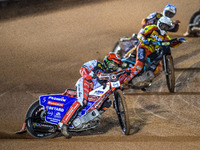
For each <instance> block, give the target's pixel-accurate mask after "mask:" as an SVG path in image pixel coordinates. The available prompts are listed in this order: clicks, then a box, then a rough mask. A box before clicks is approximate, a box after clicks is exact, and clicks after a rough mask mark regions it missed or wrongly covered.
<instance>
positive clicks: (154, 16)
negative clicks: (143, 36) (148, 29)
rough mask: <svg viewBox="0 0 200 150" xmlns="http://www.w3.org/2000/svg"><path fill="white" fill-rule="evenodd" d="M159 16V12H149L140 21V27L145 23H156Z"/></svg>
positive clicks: (145, 24)
mask: <svg viewBox="0 0 200 150" xmlns="http://www.w3.org/2000/svg"><path fill="white" fill-rule="evenodd" d="M160 17H161V14H160V13H157V12H154V13H151V14H150V15H149V16H148V17H147V18H144V19H143V20H142V22H141V24H142V27H143V28H144V27H145V26H147V25H150V24H156V23H157V20H158V19H159V18H160Z"/></svg>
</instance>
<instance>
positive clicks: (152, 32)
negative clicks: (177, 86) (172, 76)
mask: <svg viewBox="0 0 200 150" xmlns="http://www.w3.org/2000/svg"><path fill="white" fill-rule="evenodd" d="M138 39H139V40H140V44H139V45H138V47H137V49H136V63H135V65H134V66H133V67H132V68H131V69H130V70H131V71H132V72H131V74H130V75H129V76H128V77H127V78H126V79H125V83H128V82H129V81H130V80H131V79H132V78H133V77H134V76H135V75H137V74H138V73H139V72H140V71H141V70H142V69H143V67H144V63H145V61H146V59H147V56H149V55H150V54H152V53H154V52H155V51H156V49H157V48H158V47H159V46H158V45H156V46H154V45H152V44H149V45H145V44H144V43H143V40H148V41H167V40H171V39H170V37H169V36H168V35H167V34H164V35H161V34H160V30H159V29H158V28H157V26H156V25H148V26H146V27H145V28H143V29H141V30H140V32H139V33H138ZM180 44H181V42H179V41H177V42H175V43H173V45H170V47H177V46H178V45H180ZM152 67H153V66H152ZM161 69H162V66H161V64H159V65H157V66H155V67H154V68H153V71H154V74H155V75H156V74H157V73H159V72H160V71H161Z"/></svg>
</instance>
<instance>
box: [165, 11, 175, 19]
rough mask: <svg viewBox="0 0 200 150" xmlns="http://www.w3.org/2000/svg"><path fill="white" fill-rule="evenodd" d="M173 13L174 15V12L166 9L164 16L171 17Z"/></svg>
mask: <svg viewBox="0 0 200 150" xmlns="http://www.w3.org/2000/svg"><path fill="white" fill-rule="evenodd" d="M174 15H175V14H174V13H172V12H171V11H166V12H165V16H166V17H169V18H172V17H174Z"/></svg>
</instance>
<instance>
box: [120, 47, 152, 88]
mask: <svg viewBox="0 0 200 150" xmlns="http://www.w3.org/2000/svg"><path fill="white" fill-rule="evenodd" d="M150 53H151V52H150V51H149V50H148V49H146V48H145V47H143V46H140V45H139V46H138V47H137V51H136V63H135V65H134V66H133V67H132V68H131V69H130V70H131V73H130V75H129V76H128V77H127V78H126V79H125V82H124V83H125V84H127V83H128V82H129V81H130V80H131V79H132V78H133V77H135V76H136V75H137V74H138V73H139V72H140V71H141V70H142V69H143V67H144V63H145V61H146V58H147V56H148V55H149V54H150Z"/></svg>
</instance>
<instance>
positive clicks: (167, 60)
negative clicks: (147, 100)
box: [163, 55, 175, 93]
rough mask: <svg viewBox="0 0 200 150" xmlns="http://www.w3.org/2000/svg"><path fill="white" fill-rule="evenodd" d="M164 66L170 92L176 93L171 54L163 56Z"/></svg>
mask: <svg viewBox="0 0 200 150" xmlns="http://www.w3.org/2000/svg"><path fill="white" fill-rule="evenodd" d="M163 67H164V71H165V77H166V81H167V87H168V90H169V92H171V93H174V90H175V71H174V63H173V58H172V56H171V55H166V56H165V57H164V58H163Z"/></svg>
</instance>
